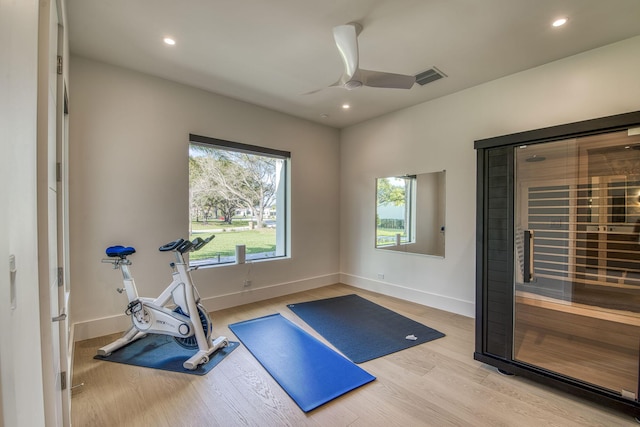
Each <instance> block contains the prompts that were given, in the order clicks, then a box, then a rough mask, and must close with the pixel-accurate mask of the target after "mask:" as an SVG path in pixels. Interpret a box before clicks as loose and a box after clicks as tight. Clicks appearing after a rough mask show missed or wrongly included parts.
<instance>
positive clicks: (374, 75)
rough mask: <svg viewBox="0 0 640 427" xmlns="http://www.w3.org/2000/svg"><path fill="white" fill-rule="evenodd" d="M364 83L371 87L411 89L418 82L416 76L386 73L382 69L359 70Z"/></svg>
mask: <svg viewBox="0 0 640 427" xmlns="http://www.w3.org/2000/svg"><path fill="white" fill-rule="evenodd" d="M358 74H359V76H360V80H361V81H362V84H363V85H365V86H370V87H381V88H389V89H411V87H412V86H413V84H414V83H415V82H416V77H415V76H407V75H405V74H394V73H385V72H382V71H371V70H358Z"/></svg>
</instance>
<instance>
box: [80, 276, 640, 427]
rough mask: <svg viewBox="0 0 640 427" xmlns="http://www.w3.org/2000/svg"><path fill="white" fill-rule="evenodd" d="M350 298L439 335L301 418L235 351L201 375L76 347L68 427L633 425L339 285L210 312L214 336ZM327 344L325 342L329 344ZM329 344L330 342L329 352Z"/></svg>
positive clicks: (94, 342)
mask: <svg viewBox="0 0 640 427" xmlns="http://www.w3.org/2000/svg"><path fill="white" fill-rule="evenodd" d="M352 293H357V294H359V295H361V296H363V297H364V298H367V299H369V300H370V301H373V302H375V303H377V304H379V305H382V306H384V307H387V308H389V309H391V310H394V311H396V312H398V313H400V314H402V315H404V316H407V317H409V318H412V319H414V320H416V321H418V322H421V323H423V324H425V325H427V326H430V327H432V328H435V329H437V330H439V331H442V332H444V333H445V334H446V337H444V338H441V339H438V340H435V341H431V342H429V343H425V344H421V345H418V346H416V347H413V348H410V349H407V350H404V351H400V352H398V353H394V354H391V355H388V356H385V357H382V358H379V359H374V360H371V361H369V362H365V363H362V364H360V365H359V366H361V367H362V368H364V369H365V370H367V371H368V372H370V373H371V374H373V375H375V376H376V377H377V379H376V380H375V381H374V382H372V383H369V384H367V385H365V386H363V387H360V388H358V389H356V390H354V391H352V392H350V393H347V394H346V395H343V396H341V397H339V398H337V399H335V400H333V401H331V402H329V403H328V404H326V405H323V406H321V407H319V408H318V409H315V410H314V411H312V412H310V413H307V414H305V413H304V412H302V411H301V410H300V409H299V408H298V406H297V405H296V404H295V403H294V402H293V401H292V400H291V399H290V398H289V396H288V395H287V394H286V393H285V392H284V390H282V388H280V386H278V384H277V383H276V382H275V381H274V380H273V379H272V378H271V377H270V376H269V374H268V373H267V372H266V371H265V370H264V369H263V368H262V366H261V365H260V364H259V363H258V362H257V360H256V359H255V358H253V356H251V354H250V353H249V352H248V351H247V349H246V348H245V347H244V346H242V345H241V346H240V347H239V348H237V349H236V350H235V351H234V352H233V353H231V354H230V355H229V356H227V358H225V359H224V360H223V361H222V362H221V363H220V364H219V365H218V366H216V367H215V368H214V369H213V370H212V371H211V372H209V373H208V374H207V375H205V376H195V375H185V374H180V373H173V372H165V371H158V370H153V369H147V368H138V367H132V366H127V365H121V364H117V363H110V362H104V361H98V360H94V359H93V356H94V355H95V354H96V350H97V349H98V348H99V347H100V346H102V345H104V344H106V343H108V342H110V341H112V340H113V339H114V338H115V337H117V335H110V336H105V337H100V338H94V339H91V340H87V341H81V342H78V343H76V347H75V358H74V377H73V384H79V383H84V386H83V387H81V388H77V389H76V391H74V393H73V397H72V407H71V411H72V422H73V425H74V426H76V427H77V426H82V427H84V426H171V427H175V426H245V425H247V426H261V427H262V426H331V427H337V426H354V427H355V426H363V427H365V426H366V427H369V426H491V427H494V426H518V427H521V426H536V427H537V426H636V425H638V424H637V423H636V422H635V421H634V419H633V418H632V417H630V416H628V415H626V414H621V413H618V412H615V411H612V410H609V409H608V408H605V407H602V406H598V405H593V404H592V403H591V402H589V401H586V400H582V399H579V398H575V397H573V396H571V395H569V394H566V393H563V392H560V391H556V390H554V389H552V388H549V387H546V386H543V385H540V384H537V383H534V382H532V381H529V380H527V379H524V378H521V377H506V376H502V375H500V374H499V373H497V371H496V370H495V369H494V368H492V367H490V366H487V365H484V364H482V363H479V362H477V361H475V360H473V350H474V320H473V319H470V318H466V317H463V316H459V315H456V314H452V313H448V312H445V311H441V310H436V309H433V308H429V307H425V306H422V305H419V304H414V303H410V302H406V301H402V300H398V299H395V298H391V297H387V296H383V295H379V294H375V293H372V292H368V291H363V290H361V289H356V288H353V287H349V286H346V285H341V284H338V285H332V286H327V287H323V288H319V289H314V290H312V291H307V292H300V293H297V294H292V295H288V296H285V297H280V298H274V299H270V300H267V301H262V302H257V303H253V304H248V305H245V306H241V307H234V308H230V309H226V310H221V311H217V312H214V313H212V319H213V325H214V334H216V336H217V335H226V336H227V337H229V338H230V339H231V340H234V341H236V340H237V339H236V338H235V336H234V335H233V334H232V333H231V331H230V330H229V328H228V327H227V325H228V324H230V323H234V322H238V321H241V320H247V319H252V318H255V317H259V316H264V315H268V314H273V313H277V312H279V313H281V314H282V315H283V316H285V317H287V318H288V319H290V320H292V321H293V322H295V323H296V324H298V325H300V326H302V327H303V328H304V329H305V330H307V331H308V332H310V333H311V334H312V335H314V336H316V337H317V338H319V339H320V340H322V341H323V342H325V343H327V342H326V340H324V339H323V338H322V337H321V336H319V335H318V334H317V333H316V332H315V331H314V330H313V329H311V328H309V327H308V326H307V325H306V324H305V323H304V322H303V321H302V320H300V319H299V318H298V317H297V316H296V315H295V314H293V313H292V312H291V311H290V310H289V309H288V308H287V306H286V305H287V304H290V303H295V302H302V301H310V300H314V299H320V298H329V297H333V296H339V295H346V294H352ZM327 344H328V343H327ZM328 345H329V346H331V345H330V344H328Z"/></svg>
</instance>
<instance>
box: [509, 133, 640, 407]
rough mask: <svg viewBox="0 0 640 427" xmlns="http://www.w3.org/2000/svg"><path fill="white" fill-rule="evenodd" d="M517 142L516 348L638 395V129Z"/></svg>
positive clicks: (562, 370)
mask: <svg viewBox="0 0 640 427" xmlns="http://www.w3.org/2000/svg"><path fill="white" fill-rule="evenodd" d="M632 133H633V132H627V131H624V132H615V133H610V134H601V135H596V136H589V137H584V138H578V139H570V140H562V141H556V142H549V143H544V144H536V145H530V146H521V147H517V148H514V150H515V175H516V176H515V193H516V194H515V196H514V203H515V209H514V218H515V221H514V236H515V245H514V247H515V249H514V250H515V254H514V259H515V264H516V265H515V277H514V287H515V289H514V298H515V301H514V336H513V343H514V347H513V357H514V359H515V360H518V361H520V362H524V363H527V364H530V365H533V366H536V367H539V368H543V369H546V370H548V371H552V372H554V373H558V374H561V375H563V376H565V377H567V378H569V379H572V380H576V381H579V382H585V383H589V384H592V385H596V386H599V387H602V388H606V389H608V390H611V391H613V392H615V393H619V394H620V395H621V396H623V397H625V398H628V399H632V400H637V399H638V366H639V349H640V240H639V235H640V136H639V135H635V136H633V135H632V136H630V134H632Z"/></svg>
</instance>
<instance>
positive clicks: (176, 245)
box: [158, 234, 216, 254]
mask: <svg viewBox="0 0 640 427" xmlns="http://www.w3.org/2000/svg"><path fill="white" fill-rule="evenodd" d="M214 237H216V236H215V235H213V234H212V235H211V236H209V237H207V238H206V239H202V238H201V237H196V238H195V239H193V241H189V240H184V239H178V240H174V241H173V242H169V243H167V244H166V245H163V246H160V248H158V250H159V251H160V252H168V251H176V252H180V253H181V254H183V253H185V252H193V251H197V250H200V249H202V248H203V247H204V246H205V245H206V244H207V243H209V242H210V241H212V240H213V238H214Z"/></svg>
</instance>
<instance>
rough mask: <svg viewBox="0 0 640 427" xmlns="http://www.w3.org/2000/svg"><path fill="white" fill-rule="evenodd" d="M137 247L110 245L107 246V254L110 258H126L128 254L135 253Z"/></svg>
mask: <svg viewBox="0 0 640 427" xmlns="http://www.w3.org/2000/svg"><path fill="white" fill-rule="evenodd" d="M135 253H136V250H135V248H133V247H131V246H120V245H118V246H109V247H108V248H107V256H108V257H110V258H115V257H120V258H125V257H126V256H127V255H131V254H135Z"/></svg>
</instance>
